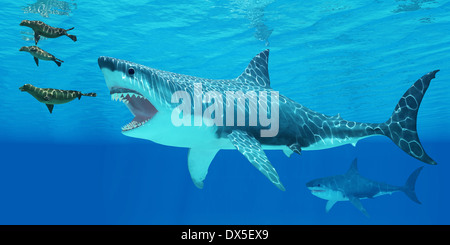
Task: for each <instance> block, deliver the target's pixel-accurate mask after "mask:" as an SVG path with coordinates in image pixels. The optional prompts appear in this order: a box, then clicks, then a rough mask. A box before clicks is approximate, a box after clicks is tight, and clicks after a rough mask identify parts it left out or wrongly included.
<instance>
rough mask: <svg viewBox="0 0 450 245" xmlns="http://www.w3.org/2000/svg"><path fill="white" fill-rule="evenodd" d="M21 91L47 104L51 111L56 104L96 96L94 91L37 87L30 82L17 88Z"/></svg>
mask: <svg viewBox="0 0 450 245" xmlns="http://www.w3.org/2000/svg"><path fill="white" fill-rule="evenodd" d="M19 89H20V91H22V92H28V93H29V94H31V95H32V96H33V97H34V98H36V99H37V100H38V101H39V102H41V103H44V104H46V105H47V108H48V111H49V112H50V113H52V111H53V107H54V105H56V104H65V103H67V102H70V101H72V100H74V99H75V98H78V99H81V96H89V97H96V96H97V94H96V93H87V94H83V93H81V92H80V91H75V90H61V89H53V88H38V87H35V86H33V85H31V84H25V85H23V86H22V87H20V88H19Z"/></svg>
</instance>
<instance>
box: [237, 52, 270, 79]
mask: <svg viewBox="0 0 450 245" xmlns="http://www.w3.org/2000/svg"><path fill="white" fill-rule="evenodd" d="M236 80H237V81H238V82H242V83H244V84H249V85H252V86H261V87H264V88H270V78H269V50H268V49H266V50H264V51H262V52H261V53H259V54H257V55H256V56H255V57H254V58H253V59H252V60H251V61H250V64H248V66H247V68H245V71H244V72H243V73H242V74H241V75H240V76H239V77H238V78H236Z"/></svg>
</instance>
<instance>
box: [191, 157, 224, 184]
mask: <svg viewBox="0 0 450 245" xmlns="http://www.w3.org/2000/svg"><path fill="white" fill-rule="evenodd" d="M218 151H219V150H217V149H199V148H191V149H189V153H188V169H189V173H190V174H191V178H192V181H193V182H194V184H195V186H197V188H199V189H203V180H205V178H206V175H207V174H208V168H209V165H210V164H211V162H212V160H213V159H214V157H215V156H216V154H217V152H218Z"/></svg>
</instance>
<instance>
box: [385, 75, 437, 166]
mask: <svg viewBox="0 0 450 245" xmlns="http://www.w3.org/2000/svg"><path fill="white" fill-rule="evenodd" d="M438 71H439V70H435V71H432V72H430V73H428V74H426V75H424V76H423V77H421V78H420V79H419V80H417V81H416V82H415V83H414V84H413V85H412V86H411V87H410V88H409V89H408V90H407V91H406V92H405V94H403V96H402V98H401V99H400V101H399V102H398V104H397V106H396V107H395V109H394V112H393V113H392V116H391V118H389V120H387V121H386V122H385V123H382V124H381V131H382V134H383V135H386V136H387V137H389V138H390V139H391V140H392V141H393V142H394V143H395V144H396V145H397V146H398V147H400V149H402V150H403V151H404V152H406V153H408V154H409V155H410V156H412V157H414V158H416V159H418V160H420V161H422V162H424V163H428V164H433V165H435V164H436V162H435V161H434V160H433V159H431V157H429V156H428V155H427V153H425V150H424V149H423V147H422V144H421V143H420V140H419V136H418V134H417V113H418V111H419V106H420V103H421V102H422V98H423V96H424V95H425V92H426V91H427V89H428V86H429V85H430V82H431V80H432V79H433V78H434V77H435V75H436V73H437V72H438Z"/></svg>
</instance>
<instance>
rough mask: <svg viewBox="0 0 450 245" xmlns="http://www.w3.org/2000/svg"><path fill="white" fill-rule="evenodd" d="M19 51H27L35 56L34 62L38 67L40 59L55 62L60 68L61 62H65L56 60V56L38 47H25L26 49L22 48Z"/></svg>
mask: <svg viewBox="0 0 450 245" xmlns="http://www.w3.org/2000/svg"><path fill="white" fill-rule="evenodd" d="M19 51H25V52H28V53H30V54H31V55H33V57H34V61H35V62H36V65H37V66H39V59H41V60H51V61H54V62H55V63H56V64H57V65H58V66H61V62H64V61H62V60H60V59H58V58H56V57H55V56H54V55H52V54H50V53H48V52H46V51H44V50H43V49H41V48H39V47H38V46H24V47H21V48H20V49H19Z"/></svg>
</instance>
